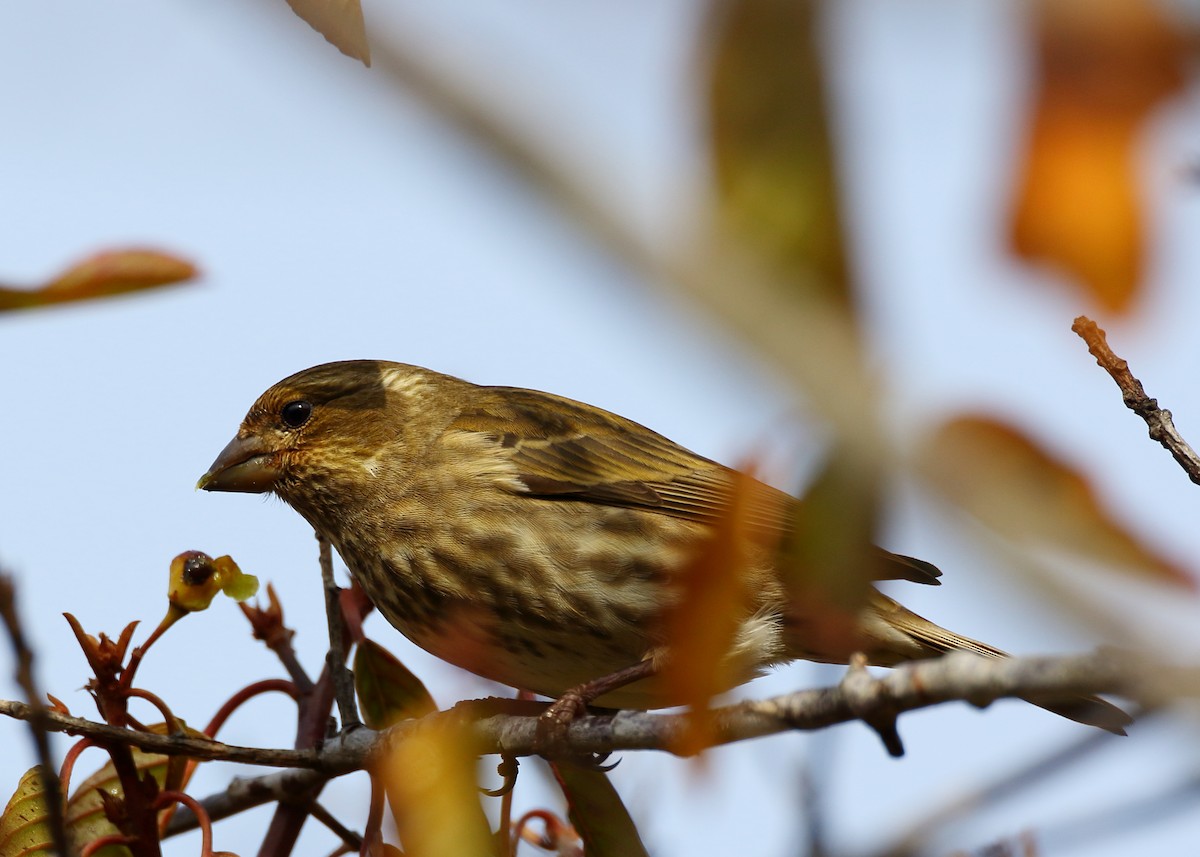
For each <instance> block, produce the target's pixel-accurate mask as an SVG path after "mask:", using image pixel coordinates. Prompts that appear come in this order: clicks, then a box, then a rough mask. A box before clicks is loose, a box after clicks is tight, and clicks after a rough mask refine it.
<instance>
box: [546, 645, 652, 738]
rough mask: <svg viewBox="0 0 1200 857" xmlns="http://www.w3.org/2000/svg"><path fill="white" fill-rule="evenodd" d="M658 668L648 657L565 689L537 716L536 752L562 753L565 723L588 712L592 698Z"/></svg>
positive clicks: (597, 697)
mask: <svg viewBox="0 0 1200 857" xmlns="http://www.w3.org/2000/svg"><path fill="white" fill-rule="evenodd" d="M657 672H658V668H657V667H656V666H655V665H654V661H652V660H649V659H647V660H644V661H639V662H638V663H636V664H634V665H633V666H631V667H625V668H624V669H620V670H617V671H616V672H613V673H609V674H608V675H606V676H601V677H600V678H596V679H592V680H591V681H587V682H584V683H583V684H581V685H577V686H576V687H573V688H571V689H570V690H568V691H567V692H566V693H564V694H563V695H562V696H560V697H559V698H558V699H556V700H555V701H554V703H553V704H552V705H551V706H550V707H549V708H547V709H546V710H545V711H544V712H543V713H542V716H541V717H539V718H538V724H537V738H536V746H537V748H538V752H540V753H541V754H542V755H544V756H551V755H561V754H562V751H563V750H564V748H565V746H566V742H567V729H568V727H569V726H570V725H571V724H572V723H573V722H574V721H575V719H576V718H577V717H580V716H582V715H583V714H584V713H586V712H587V707H588V705H589V704H590V703H591V702H592V701H593V700H596V699H599V698H600V697H602V696H604V695H605V694H606V693H611V692H612V691H614V690H617V689H618V688H622V687H625V686H626V685H630V684H633V683H634V682H635V681H641V680H642V679H644V678H650V677H651V676H653V675H654V674H655V673H657Z"/></svg>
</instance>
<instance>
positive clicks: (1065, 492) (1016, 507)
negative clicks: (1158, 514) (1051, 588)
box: [920, 416, 1196, 589]
mask: <svg viewBox="0 0 1200 857" xmlns="http://www.w3.org/2000/svg"><path fill="white" fill-rule="evenodd" d="M920 461H921V467H922V470H923V472H924V473H925V474H926V475H927V476H928V477H929V479H930V480H931V481H932V483H933V484H934V485H935V486H936V487H937V488H938V489H939V490H940V491H941V492H942V493H943V494H944V495H945V496H946V497H947V498H949V499H950V500H951V501H953V502H955V503H957V504H958V505H959V506H961V507H962V508H963V509H965V510H966V511H968V512H970V513H971V514H972V515H974V516H975V517H976V518H978V519H979V520H980V521H982V522H983V523H984V524H986V525H988V526H989V527H991V528H992V529H994V530H995V531H996V532H997V533H999V534H1001V535H1003V536H1005V537H1006V538H1009V539H1011V540H1013V541H1015V542H1018V543H1024V544H1028V545H1029V546H1031V547H1045V548H1054V549H1058V550H1064V551H1069V552H1072V553H1075V554H1078V555H1080V556H1082V557H1084V558H1086V559H1089V560H1092V561H1095V562H1100V563H1105V564H1108V565H1110V566H1112V567H1114V568H1117V569H1120V570H1124V571H1129V572H1133V573H1135V574H1138V575H1142V576H1148V577H1152V578H1155V579H1157V580H1162V581H1165V582H1168V583H1172V584H1175V585H1177V586H1184V587H1187V588H1189V589H1194V588H1195V586H1196V584H1195V581H1194V580H1193V578H1192V577H1191V575H1189V574H1188V573H1187V571H1186V570H1184V569H1183V568H1181V567H1180V566H1178V565H1177V564H1176V563H1174V562H1172V561H1171V560H1169V559H1167V558H1165V557H1163V556H1161V555H1160V554H1158V553H1157V552H1156V551H1155V550H1154V548H1153V547H1152V546H1150V545H1149V544H1147V543H1145V542H1144V541H1142V540H1141V539H1139V538H1138V537H1137V536H1136V535H1134V534H1133V533H1131V532H1130V531H1129V530H1128V529H1127V528H1126V527H1125V525H1124V524H1123V523H1122V522H1121V521H1119V520H1117V518H1116V517H1115V516H1114V515H1113V514H1112V513H1111V512H1109V510H1107V509H1106V508H1104V506H1103V504H1102V503H1101V501H1100V499H1099V498H1098V497H1097V496H1096V492H1095V490H1094V489H1093V488H1092V486H1091V484H1090V483H1089V482H1088V480H1087V479H1086V477H1084V476H1083V474H1081V473H1079V472H1078V471H1077V470H1075V469H1073V468H1072V467H1071V466H1070V465H1068V464H1066V463H1064V462H1063V461H1061V460H1059V459H1058V458H1057V457H1056V456H1054V455H1053V454H1051V453H1050V452H1048V451H1047V450H1045V449H1043V448H1042V447H1041V446H1039V445H1038V444H1037V443H1035V442H1034V441H1033V440H1032V439H1030V438H1029V437H1028V436H1027V435H1025V434H1024V433H1022V432H1021V431H1020V430H1018V429H1016V428H1013V427H1012V426H1009V425H1006V424H1004V423H1001V422H999V421H997V420H993V419H990V418H987V417H981V416H961V417H958V418H957V419H954V420H952V421H950V422H948V423H946V424H945V425H943V426H942V427H941V428H940V429H939V430H938V431H937V432H936V433H934V434H933V435H932V436H931V437H930V438H929V439H928V440H927V441H926V443H925V445H924V447H923V449H922V452H921V457H920Z"/></svg>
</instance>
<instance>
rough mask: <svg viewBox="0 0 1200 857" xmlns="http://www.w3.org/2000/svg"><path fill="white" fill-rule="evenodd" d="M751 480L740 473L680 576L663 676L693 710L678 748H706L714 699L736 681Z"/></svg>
mask: <svg viewBox="0 0 1200 857" xmlns="http://www.w3.org/2000/svg"><path fill="white" fill-rule="evenodd" d="M756 484H757V483H756V482H755V480H754V478H753V477H752V476H748V475H746V474H744V473H737V474H735V480H734V483H733V486H732V488H731V490H730V496H729V503H728V506H727V507H726V509H725V512H724V514H723V515H721V517H720V519H719V520H718V521H717V523H716V526H715V527H714V528H713V531H712V533H711V535H710V536H709V538H708V540H707V541H706V543H705V544H704V545H703V546H702V547H701V548H700V549H699V550H697V552H696V554H695V556H694V558H693V559H692V560H691V561H690V562H689V563H688V564H687V566H686V567H685V568H684V569H683V570H682V572H681V573H680V580H681V586H682V591H681V594H680V598H679V601H678V602H677V603H676V605H675V606H674V607H673V608H672V610H671V611H670V613H669V614H668V615H667V639H668V641H669V644H668V645H669V650H670V652H671V660H670V665H669V667H668V668H667V670H666V673H665V675H664V677H663V681H664V684H665V685H666V687H667V692H668V695H669V696H670V698H671V699H673V700H678V701H679V702H680V703H681V704H683V705H688V706H691V708H692V714H693V717H692V719H691V720H690V721H689V723H690V726H689V728H688V729H687V730H685V734H684V735H683V736H682V737H681V739H680V745H679V746H678V747H676V748H675V749H676V750H677V751H678V752H680V753H685V754H688V753H694V752H698V751H699V750H700V749H702V748H703V747H704V746H705V745H706V744H707V743H709V741H708V736H709V734H710V731H711V723H710V722H709V718H708V717H706V716H705V714H706V712H707V710H708V703H709V700H710V699H711V698H712V697H713V696H715V695H716V694H718V693H720V692H722V691H723V690H725V689H727V688H728V687H730V686H731V685H732V684H735V683H736V678H735V677H734V676H733V675H731V674H730V671H731V667H732V664H730V663H728V661H727V659H726V655H727V654H728V652H729V650H730V648H731V647H732V645H733V642H734V637H735V635H736V633H737V630H738V626H739V624H740V623H741V621H742V620H743V618H744V617H745V616H746V615H747V613H748V612H749V610H748V607H747V602H748V598H747V593H746V583H747V581H746V576H747V575H746V572H747V570H748V565H749V551H750V534H749V530H750V521H749V513H750V505H749V503H748V502H747V499H748V497H749V495H750V493H751V492H753V491H754V490H755V486H756Z"/></svg>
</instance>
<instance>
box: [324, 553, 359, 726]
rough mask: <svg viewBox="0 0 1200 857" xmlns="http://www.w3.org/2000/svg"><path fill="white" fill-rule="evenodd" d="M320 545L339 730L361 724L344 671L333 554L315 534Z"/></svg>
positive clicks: (347, 673)
mask: <svg viewBox="0 0 1200 857" xmlns="http://www.w3.org/2000/svg"><path fill="white" fill-rule="evenodd" d="M316 535H317V544H318V545H319V546H320V562H321V582H322V583H323V584H324V585H325V616H326V619H327V620H328V622H329V653H328V654H327V655H326V657H327V658H328V662H329V674H330V675H331V676H333V688H334V697H335V698H336V699H337V706H338V715H339V716H340V717H341V721H342V729H350V728H353V727H355V726H358V725H360V724H361V723H362V720H360V719H359V716H358V706H357V704H355V701H354V676H353V675H352V674H351V673H350V670H348V669H346V646H347V637H346V621H345V619H344V617H343V616H342V601H341V597H340V596H341V591H342V590H341V588H340V587H339V586H338V585H337V581H335V580H334V579H333V551H332V549H331V548H330V546H329V542H328V541H326V540H325V539H324V538H322V537H321V534H320V533H317V534H316Z"/></svg>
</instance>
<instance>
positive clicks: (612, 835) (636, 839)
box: [550, 762, 647, 857]
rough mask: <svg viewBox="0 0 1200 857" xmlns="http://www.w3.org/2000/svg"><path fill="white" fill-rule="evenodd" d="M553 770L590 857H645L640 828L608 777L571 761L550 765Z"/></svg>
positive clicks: (569, 812)
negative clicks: (639, 832)
mask: <svg viewBox="0 0 1200 857" xmlns="http://www.w3.org/2000/svg"><path fill="white" fill-rule="evenodd" d="M550 767H551V769H552V770H553V771H554V778H555V779H556V780H558V784H559V786H560V787H561V788H562V791H563V795H564V796H565V797H566V799H567V813H568V815H569V816H570V819H571V824H572V825H574V827H575V830H576V832H577V833H578V834H579V836H580V837H581V838H582V839H583V845H584V851H585V853H586V854H587V855H588V857H646V854H647V852H646V847H645V846H644V845H643V844H642V838H641V836H640V835H639V834H638V830H637V826H636V825H635V824H634V823H633V819H632V818H631V817H630V815H629V811H628V810H627V809H626V808H625V804H624V803H623V802H622V801H621V796H620V795H618V794H617V790H616V789H615V788H613V785H612V783H611V782H610V781H609V779H608V775H607V774H605V773H604V772H602V771H593V770H588V769H586V768H581V767H579V766H578V765H572V764H570V763H569V762H551V763H550Z"/></svg>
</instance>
